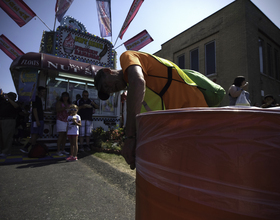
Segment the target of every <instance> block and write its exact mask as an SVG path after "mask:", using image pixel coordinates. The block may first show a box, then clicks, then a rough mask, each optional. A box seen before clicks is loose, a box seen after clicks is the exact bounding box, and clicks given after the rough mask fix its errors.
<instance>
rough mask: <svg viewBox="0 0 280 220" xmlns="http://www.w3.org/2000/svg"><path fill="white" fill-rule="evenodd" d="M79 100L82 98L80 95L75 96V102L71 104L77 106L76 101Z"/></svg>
mask: <svg viewBox="0 0 280 220" xmlns="http://www.w3.org/2000/svg"><path fill="white" fill-rule="evenodd" d="M81 98H82V97H81V95H80V94H77V95H76V100H75V101H74V102H73V104H75V105H77V103H78V100H79V99H81Z"/></svg>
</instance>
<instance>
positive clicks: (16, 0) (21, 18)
mask: <svg viewBox="0 0 280 220" xmlns="http://www.w3.org/2000/svg"><path fill="white" fill-rule="evenodd" d="M0 8H2V9H3V10H4V11H5V12H6V13H7V14H8V15H9V16H10V17H11V18H12V19H13V20H14V21H15V22H16V23H17V24H18V26H20V27H22V26H23V25H25V24H26V23H28V22H29V21H30V20H31V19H32V18H33V17H35V16H36V14H35V13H34V12H33V11H32V10H31V9H30V8H29V7H28V6H27V5H26V4H25V3H24V1H22V0H0Z"/></svg>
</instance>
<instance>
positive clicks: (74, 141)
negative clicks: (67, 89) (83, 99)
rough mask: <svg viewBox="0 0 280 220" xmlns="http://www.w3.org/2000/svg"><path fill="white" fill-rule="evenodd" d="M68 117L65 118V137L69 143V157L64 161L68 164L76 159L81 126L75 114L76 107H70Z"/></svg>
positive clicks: (79, 118)
mask: <svg viewBox="0 0 280 220" xmlns="http://www.w3.org/2000/svg"><path fill="white" fill-rule="evenodd" d="M69 108H70V115H69V116H68V117H67V136H68V139H69V141H70V152H71V153H70V157H68V158H67V159H66V161H68V162H72V161H77V160H78V157H77V154H78V136H79V127H80V126H81V117H80V116H79V115H78V114H77V112H78V106H77V105H74V104H72V105H70V107H69Z"/></svg>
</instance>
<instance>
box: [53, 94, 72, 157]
mask: <svg viewBox="0 0 280 220" xmlns="http://www.w3.org/2000/svg"><path fill="white" fill-rule="evenodd" d="M70 105H71V101H70V99H69V93H68V92H63V93H62V94H61V98H60V99H59V100H58V101H57V103H56V130H57V132H58V139H57V153H56V154H57V155H58V156H62V155H63V154H65V155H68V154H69V153H68V152H67V151H65V149H64V148H65V144H66V139H67V136H66V128H67V118H68V116H69V113H68V111H67V110H68V108H69V106H70Z"/></svg>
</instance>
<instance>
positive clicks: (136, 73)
mask: <svg viewBox="0 0 280 220" xmlns="http://www.w3.org/2000/svg"><path fill="white" fill-rule="evenodd" d="M127 74H128V83H129V86H128V93H127V122H126V136H127V137H130V138H128V139H126V140H125V143H124V147H123V149H122V155H123V157H124V158H125V160H126V162H127V163H128V164H130V165H131V168H133V169H134V167H135V148H136V139H135V138H134V136H135V135H136V115H137V114H139V113H140V111H141V105H142V102H143V100H144V95H145V90H146V82H145V79H144V74H143V71H142V68H141V67H140V66H130V67H128V68H127Z"/></svg>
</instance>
